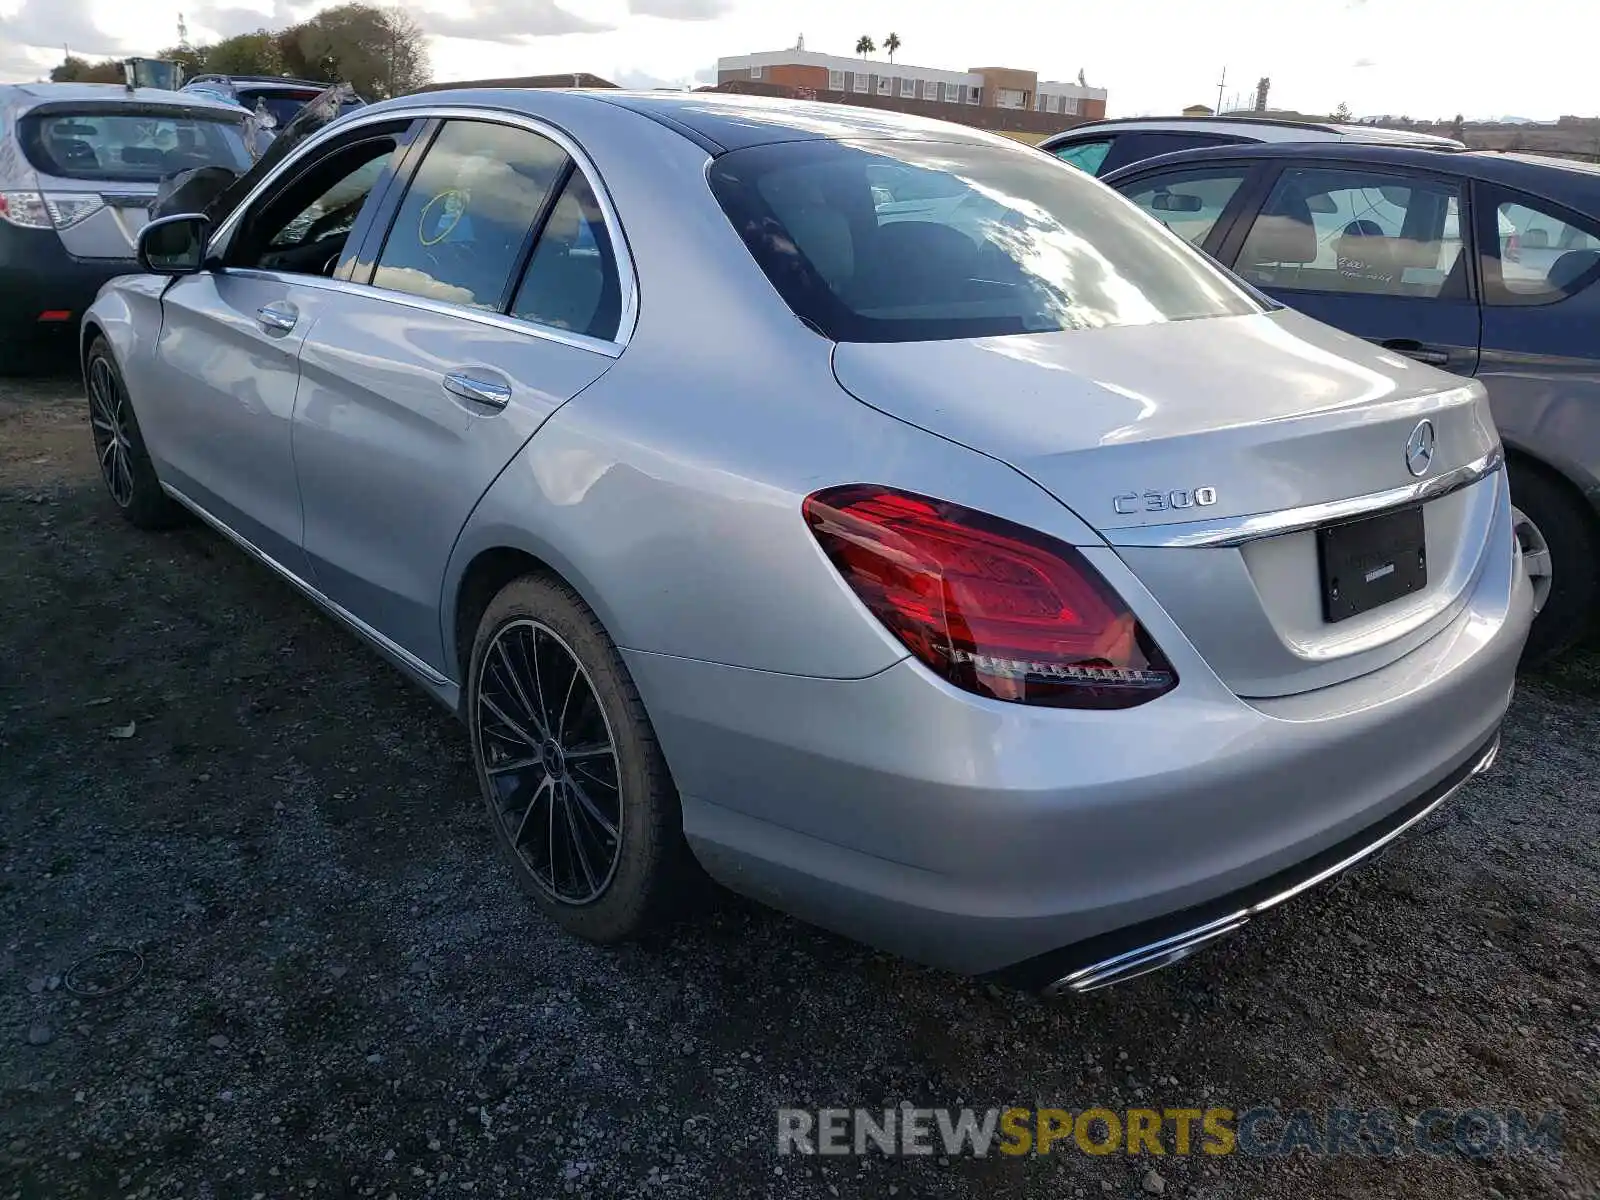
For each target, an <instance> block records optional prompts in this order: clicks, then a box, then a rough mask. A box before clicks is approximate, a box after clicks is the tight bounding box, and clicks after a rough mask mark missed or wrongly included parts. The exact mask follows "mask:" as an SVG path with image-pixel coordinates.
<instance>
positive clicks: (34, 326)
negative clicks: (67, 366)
mask: <svg viewBox="0 0 1600 1200" xmlns="http://www.w3.org/2000/svg"><path fill="white" fill-rule="evenodd" d="M138 270H139V264H138V262H137V261H135V260H133V259H111V258H108V259H82V258H74V257H73V256H72V255H70V254H68V253H67V251H66V247H64V246H63V245H62V244H61V238H60V237H59V236H58V235H57V233H56V231H55V230H53V229H19V228H17V227H16V226H15V225H8V224H6V223H4V222H0V340H6V341H12V340H16V341H30V340H33V339H35V338H46V337H67V338H71V337H75V336H76V334H77V329H78V325H79V323H80V321H81V320H82V319H83V314H84V311H85V310H86V309H88V307H89V305H91V304H93V303H94V298H95V296H96V295H98V294H99V292H100V289H101V288H102V287H103V286H104V285H105V284H106V282H107V281H108V280H111V279H115V278H116V277H117V276H118V275H128V274H131V273H134V272H137V271H138ZM52 309H54V310H65V311H66V312H67V313H69V314H70V316H68V317H67V318H65V319H63V320H59V321H40V320H39V314H40V313H41V312H45V311H47V310H52Z"/></svg>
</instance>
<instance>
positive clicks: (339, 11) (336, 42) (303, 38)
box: [277, 4, 432, 100]
mask: <svg viewBox="0 0 1600 1200" xmlns="http://www.w3.org/2000/svg"><path fill="white" fill-rule="evenodd" d="M277 40H278V51H279V55H280V59H281V61H282V63H283V70H284V71H285V72H286V73H288V74H290V75H298V76H301V77H303V78H306V79H323V80H328V81H330V82H331V81H335V80H337V81H341V82H345V83H349V84H351V85H352V86H353V87H354V88H355V89H356V91H358V92H360V93H361V94H362V95H363V96H365V97H366V98H367V99H369V100H379V99H386V98H388V97H389V96H399V95H403V94H404V93H406V92H413V91H415V90H416V89H417V88H419V87H421V86H422V85H423V84H425V83H427V82H428V80H429V79H430V78H432V73H431V71H430V70H429V66H428V44H427V39H426V38H425V36H424V35H423V32H422V29H421V27H420V26H419V25H418V24H417V22H416V21H415V20H414V19H413V18H412V17H411V16H410V15H409V14H408V13H406V12H405V11H404V10H403V9H400V8H398V7H394V8H379V7H377V6H376V5H372V4H341V5H340V6H339V7H337V8H330V9H328V10H326V11H325V12H320V13H318V14H317V15H316V16H314V17H312V18H310V19H309V20H307V21H302V22H301V23H300V24H298V25H294V26H291V27H290V28H288V29H286V30H284V31H283V32H282V33H281V34H279V35H278V39H277Z"/></svg>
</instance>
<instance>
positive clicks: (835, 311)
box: [710, 141, 1262, 342]
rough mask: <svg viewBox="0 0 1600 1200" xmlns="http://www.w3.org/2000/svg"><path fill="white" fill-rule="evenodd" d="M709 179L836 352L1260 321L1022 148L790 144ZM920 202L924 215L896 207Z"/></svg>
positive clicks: (1189, 256)
mask: <svg viewBox="0 0 1600 1200" xmlns="http://www.w3.org/2000/svg"><path fill="white" fill-rule="evenodd" d="M710 179H711V186H712V190H713V192H714V193H715V194H716V197H717V199H718V201H719V202H720V203H721V205H722V208H723V210H724V212H726V213H727V215H728V218H729V220H730V221H732V223H733V225H734V228H735V229H737V230H738V231H739V233H740V234H741V236H742V237H743V238H744V241H745V244H746V245H747V246H748V247H749V249H750V251H751V253H752V255H753V256H754V257H755V259H756V261H757V262H758V263H759V264H760V266H761V268H762V270H763V271H764V272H765V273H766V274H767V277H768V278H769V279H770V280H771V281H772V283H773V285H774V286H775V287H776V288H777V290H778V291H779V293H780V294H782V296H783V297H784V299H785V300H786V301H787V302H788V303H789V305H790V307H791V308H792V309H793V310H794V311H795V313H796V314H797V315H799V316H800V317H801V318H802V319H804V320H806V321H807V322H808V323H810V324H811V325H812V326H814V327H815V328H817V329H819V330H821V331H822V333H823V334H824V336H826V337H829V338H832V339H834V340H836V341H858V342H896V341H925V340H935V339H950V338H973V337H985V336H997V335H1004V334H1015V333H1044V332H1053V331H1057V330H1067V329H1092V328H1098V327H1102V326H1109V325H1137V324H1154V323H1160V322H1165V321H1177V320H1189V319H1194V318H1199V317H1211V316H1226V315H1235V314H1245V313H1255V312H1260V311H1262V309H1261V306H1260V305H1259V304H1258V303H1257V302H1256V301H1255V300H1253V299H1251V298H1250V296H1248V295H1247V294H1246V293H1245V292H1244V291H1243V290H1242V289H1241V288H1239V287H1238V285H1237V284H1235V283H1234V282H1233V281H1232V280H1231V279H1230V278H1229V277H1228V276H1227V275H1226V274H1225V273H1223V272H1221V271H1219V270H1217V269H1216V268H1215V267H1213V266H1212V265H1211V264H1209V263H1208V262H1207V261H1206V260H1205V259H1204V258H1203V257H1202V256H1200V255H1198V254H1195V253H1194V252H1193V251H1191V250H1189V249H1187V248H1186V247H1184V246H1182V245H1180V244H1178V243H1176V242H1173V241H1170V240H1168V239H1166V238H1163V237H1161V236H1159V235H1158V234H1156V233H1155V232H1154V231H1153V230H1151V229H1150V228H1149V226H1148V224H1147V223H1146V222H1145V221H1144V220H1143V219H1142V218H1140V217H1139V216H1138V214H1136V213H1134V212H1133V211H1132V210H1131V209H1129V208H1128V207H1127V206H1126V205H1124V204H1122V203H1120V202H1119V201H1118V200H1117V199H1116V198H1115V197H1113V196H1111V195H1109V194H1108V193H1106V192H1104V190H1103V189H1101V188H1100V187H1099V186H1098V185H1097V184H1095V183H1093V182H1092V181H1090V180H1088V179H1085V178H1083V177H1082V176H1081V175H1079V174H1077V173H1075V172H1071V171H1063V170H1062V169H1061V168H1060V166H1058V165H1057V164H1055V163H1052V162H1051V161H1050V160H1049V159H1048V158H1046V157H1044V156H1043V155H1040V154H1038V153H1037V152H1035V151H1032V150H1028V149H1025V148H1021V147H1018V148H1016V149H1011V148H1008V147H999V146H986V145H963V144H954V143H919V142H894V141H883V142H879V141H870V142H860V143H852V142H833V141H819V142H787V143H779V144H774V145H768V146H756V147H750V148H748V149H744V150H737V151H734V152H732V153H729V154H725V155H723V156H722V157H720V158H718V159H716V160H715V162H714V163H713V164H712V166H711V169H710ZM913 192H914V193H915V194H916V195H917V196H918V197H919V198H918V200H917V201H916V205H917V207H918V211H915V212H912V211H907V209H908V208H910V207H912V206H911V205H910V204H909V203H908V202H906V201H901V200H897V199H895V197H896V196H898V195H901V194H912V193H913Z"/></svg>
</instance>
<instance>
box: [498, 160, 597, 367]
mask: <svg viewBox="0 0 1600 1200" xmlns="http://www.w3.org/2000/svg"><path fill="white" fill-rule="evenodd" d="M511 315H512V316H514V317H521V318H523V319H524V320H527V321H534V322H537V323H538V324H540V325H549V326H551V327H552V328H555V329H568V330H571V331H572V332H573V333H581V334H585V335H586V336H588V337H594V338H603V339H605V340H607V341H610V340H611V339H613V338H615V337H616V336H617V326H618V324H619V322H620V321H621V318H622V286H621V283H620V280H619V278H618V275H617V263H616V258H615V256H614V254H613V252H612V248H611V236H610V234H608V233H607V232H606V221H605V216H604V214H603V213H602V212H601V211H600V203H599V201H598V200H596V199H595V195H594V189H593V188H591V187H590V186H589V181H588V179H586V178H585V177H584V174H583V172H582V171H573V172H572V176H571V178H570V179H569V180H568V181H567V186H566V187H565V188H564V189H563V190H562V193H561V198H560V199H559V200H557V201H556V205H555V207H554V208H553V209H551V210H550V216H549V218H548V219H547V220H546V222H545V226H544V229H543V231H542V232H541V233H540V234H539V242H538V245H537V246H535V247H534V251H533V258H532V260H531V261H530V262H529V263H528V270H527V273H526V274H525V275H524V276H523V279H522V284H521V286H520V287H519V288H518V289H517V296H516V299H515V300H514V301H513V302H512V305H511Z"/></svg>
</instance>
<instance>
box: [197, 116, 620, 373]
mask: <svg viewBox="0 0 1600 1200" xmlns="http://www.w3.org/2000/svg"><path fill="white" fill-rule="evenodd" d="M427 120H441V121H450V120H456V121H488V122H491V123H493V124H496V125H511V126H514V127H516V128H519V129H524V130H526V131H528V132H529V133H535V134H538V135H539V136H540V137H546V138H549V139H550V140H551V141H552V142H554V143H555V144H556V145H558V146H560V147H561V148H562V150H564V151H566V153H567V154H568V156H569V157H571V159H572V161H573V162H574V163H575V164H576V165H577V167H578V169H579V170H580V171H582V172H583V174H584V178H585V179H587V180H588V181H589V186H590V188H592V189H593V190H594V194H595V199H597V200H598V201H599V202H600V211H601V213H602V215H603V216H604V217H605V222H606V232H607V233H608V234H609V235H610V238H611V245H612V258H613V259H614V260H615V262H616V264H617V276H618V280H617V282H618V284H619V285H620V286H621V289H622V313H621V316H620V318H619V320H618V321H617V335H616V337H614V338H609V339H603V340H602V339H599V338H591V337H587V336H585V335H583V334H568V333H567V331H565V330H555V331H553V332H555V333H559V334H562V335H563V336H561V337H557V338H555V339H553V340H556V341H567V339H568V338H569V337H570V338H575V339H579V342H580V343H581V344H582V348H583V349H594V348H596V347H597V346H600V345H604V346H608V347H611V348H612V349H613V350H614V353H612V354H611V357H613V358H615V357H617V355H618V354H620V353H621V352H622V351H623V350H624V349H625V348H626V347H627V345H628V342H629V341H630V340H631V339H632V337H633V331H634V328H635V327H636V326H637V325H638V321H639V280H638V269H637V266H636V264H635V263H634V260H633V248H632V247H631V246H630V245H629V244H628V238H627V234H626V233H625V232H624V230H623V228H622V220H621V218H620V217H619V216H618V215H617V210H616V205H615V204H614V203H613V202H612V199H611V192H610V189H609V188H607V187H606V184H605V180H604V179H603V178H601V175H600V169H599V168H598V167H596V166H595V165H594V160H592V159H591V158H590V157H589V155H588V154H587V153H586V152H585V151H584V150H583V148H582V147H581V146H579V145H578V143H577V142H575V141H574V140H573V139H572V138H571V137H570V136H569V135H568V134H567V133H566V132H565V131H564V130H562V129H561V128H560V127H559V126H557V125H554V124H551V123H550V122H548V121H546V120H544V119H542V118H540V117H535V116H531V115H529V114H527V113H518V112H509V111H507V110H506V109H503V108H489V107H480V106H476V105H470V104H460V103H456V104H438V105H433V104H428V105H418V106H416V107H414V108H412V107H407V108H393V109H386V110H384V111H382V112H357V113H352V114H350V115H349V116H345V117H340V118H339V119H338V120H337V121H334V122H332V123H331V124H329V125H328V126H327V128H325V129H322V130H319V131H318V132H317V133H315V134H313V135H312V136H311V138H310V139H309V140H307V141H306V143H305V144H304V145H302V146H301V147H299V148H298V149H297V150H295V151H294V152H293V153H292V154H290V155H289V157H287V158H285V159H284V160H283V161H282V162H281V163H279V164H278V165H277V166H275V167H273V168H272V171H271V172H270V173H269V174H268V175H267V177H266V178H265V179H263V180H262V181H261V182H260V183H258V184H256V186H255V188H254V189H253V190H252V191H251V192H250V194H249V195H248V196H246V197H245V198H244V200H243V201H242V202H241V203H240V204H239V206H238V207H237V208H235V209H234V210H233V211H232V212H231V213H229V214H228V215H227V217H225V218H224V219H223V222H222V224H221V225H219V226H218V227H217V229H216V232H214V233H213V234H212V235H211V240H212V241H213V242H220V241H222V239H223V238H225V237H228V236H229V235H231V234H232V233H233V231H234V229H236V228H237V227H238V225H239V222H240V221H242V220H243V219H244V214H245V213H246V212H248V211H249V210H250V209H251V208H252V207H254V206H255V204H256V202H257V201H259V200H260V199H261V197H262V195H263V194H265V193H266V192H267V191H268V190H269V189H270V188H272V187H273V186H274V185H276V184H277V182H278V181H279V179H281V178H282V177H283V176H284V175H285V174H286V173H287V172H289V171H291V170H294V169H296V168H298V167H299V165H300V164H302V163H304V162H306V161H308V159H309V157H310V156H311V155H313V154H315V153H316V152H317V150H318V149H319V148H320V147H322V146H323V145H325V144H326V143H327V142H330V141H332V140H334V139H335V138H342V137H343V136H344V135H345V134H347V133H349V132H350V131H352V130H355V129H361V128H363V127H365V126H368V125H384V124H388V123H390V122H393V121H427ZM225 269H227V270H231V271H233V272H236V273H243V272H244V271H246V270H249V271H257V272H258V273H259V274H263V275H266V276H269V277H272V278H277V279H292V280H293V281H294V282H296V283H304V282H305V281H306V280H308V279H320V278H322V277H321V276H306V275H290V274H289V273H288V272H283V273H281V274H280V273H277V272H270V271H269V272H259V271H258V269H257V268H253V267H251V268H244V267H239V268H225ZM330 282H331V281H330ZM352 286H362V285H352ZM372 290H373V291H375V292H381V293H382V294H383V295H384V296H385V297H388V298H391V299H392V298H396V297H399V298H403V299H420V297H411V296H408V295H407V293H404V292H395V291H391V290H389V289H387V288H373V289H372ZM428 304H429V305H431V306H436V308H437V311H442V312H447V313H450V314H452V315H456V316H468V317H475V318H481V317H483V316H485V315H487V316H498V317H501V319H502V320H514V319H513V318H508V317H504V315H503V314H499V313H488V314H485V313H482V312H480V311H479V310H476V309H472V308H468V307H466V306H464V305H454V304H445V303H444V302H443V301H429V302H428ZM509 328H512V329H513V330H515V331H516V332H519V333H529V332H532V333H538V334H541V335H544V334H548V333H549V332H552V331H551V329H550V327H549V326H545V325H538V324H536V323H534V322H531V321H522V320H515V324H513V325H511V326H509ZM602 353H605V351H602Z"/></svg>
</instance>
